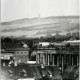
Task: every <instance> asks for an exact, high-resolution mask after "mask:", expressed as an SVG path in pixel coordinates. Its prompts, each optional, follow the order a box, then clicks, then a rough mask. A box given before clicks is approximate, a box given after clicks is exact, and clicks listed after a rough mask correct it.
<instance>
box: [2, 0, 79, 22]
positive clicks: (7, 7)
mask: <svg viewBox="0 0 80 80" xmlns="http://www.w3.org/2000/svg"><path fill="white" fill-rule="evenodd" d="M78 1H79V0H1V21H2V22H6V21H12V20H16V19H22V18H34V17H42V18H43V17H49V16H71V15H72V16H78V15H79V14H78V13H79V9H78V8H79V2H78Z"/></svg>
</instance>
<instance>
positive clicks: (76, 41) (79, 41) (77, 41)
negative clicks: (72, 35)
mask: <svg viewBox="0 0 80 80" xmlns="http://www.w3.org/2000/svg"><path fill="white" fill-rule="evenodd" d="M65 42H66V43H80V40H74V41H65Z"/></svg>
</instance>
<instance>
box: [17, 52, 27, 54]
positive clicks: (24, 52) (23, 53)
mask: <svg viewBox="0 0 80 80" xmlns="http://www.w3.org/2000/svg"><path fill="white" fill-rule="evenodd" d="M27 53H28V52H16V54H27Z"/></svg>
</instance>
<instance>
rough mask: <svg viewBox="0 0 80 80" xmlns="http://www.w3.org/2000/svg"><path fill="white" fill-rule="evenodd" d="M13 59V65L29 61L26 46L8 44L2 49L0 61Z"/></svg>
mask: <svg viewBox="0 0 80 80" xmlns="http://www.w3.org/2000/svg"><path fill="white" fill-rule="evenodd" d="M10 58H12V59H13V61H14V62H15V63H27V61H28V60H29V48H28V46H26V45H23V46H20V45H16V44H9V45H7V46H6V47H5V48H4V47H3V48H2V52H1V59H2V60H10Z"/></svg>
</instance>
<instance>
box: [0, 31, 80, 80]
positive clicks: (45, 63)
mask: <svg viewBox="0 0 80 80" xmlns="http://www.w3.org/2000/svg"><path fill="white" fill-rule="evenodd" d="M79 44H80V40H79V33H78V32H76V33H67V34H66V35H60V34H56V35H55V36H49V37H43V36H41V37H40V38H13V37H2V38H1V69H2V74H3V75H2V80H79Z"/></svg>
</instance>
